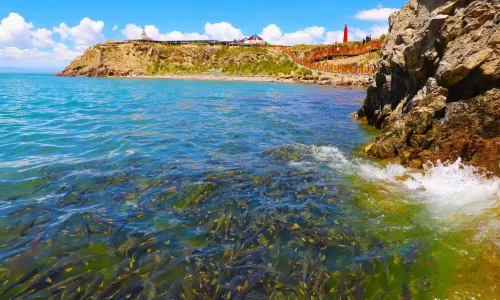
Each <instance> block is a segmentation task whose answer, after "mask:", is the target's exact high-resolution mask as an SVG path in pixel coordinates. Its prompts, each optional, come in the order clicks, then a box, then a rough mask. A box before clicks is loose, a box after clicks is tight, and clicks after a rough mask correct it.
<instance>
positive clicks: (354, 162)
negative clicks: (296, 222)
mask: <svg viewBox="0 0 500 300" xmlns="http://www.w3.org/2000/svg"><path fill="white" fill-rule="evenodd" d="M292 147H294V148H296V150H299V152H300V153H301V157H300V159H298V160H295V161H292V162H290V165H292V166H295V167H299V168H315V167H318V166H319V165H326V166H328V167H329V168H330V169H332V170H334V171H337V172H339V173H342V174H344V175H348V176H358V177H361V178H363V179H365V180H367V181H372V182H377V184H384V185H389V186H392V187H394V189H392V190H393V191H395V192H396V193H401V194H404V195H405V196H406V197H408V198H410V199H413V200H420V201H424V202H426V203H427V204H428V205H430V206H431V208H432V211H433V212H434V213H436V214H438V215H453V214H469V215H477V214H479V213H481V212H482V211H483V210H484V209H487V208H491V207H494V206H496V205H498V204H499V202H500V201H499V200H500V178H497V177H493V178H487V177H486V176H484V175H482V174H481V173H480V172H479V169H478V168H476V167H473V166H468V165H464V164H462V162H461V160H460V159H458V160H456V161H455V162H454V163H448V162H446V163H441V162H438V163H437V164H430V163H429V164H427V165H426V166H424V169H423V170H421V171H416V170H412V169H408V168H405V167H402V166H401V165H396V164H389V165H387V166H386V167H381V166H380V165H378V164H376V163H373V162H371V161H368V160H365V159H361V158H348V157H347V156H346V155H345V154H344V153H343V152H342V151H340V150H339V149H338V148H336V147H333V146H306V145H302V144H294V145H293V146H292Z"/></svg>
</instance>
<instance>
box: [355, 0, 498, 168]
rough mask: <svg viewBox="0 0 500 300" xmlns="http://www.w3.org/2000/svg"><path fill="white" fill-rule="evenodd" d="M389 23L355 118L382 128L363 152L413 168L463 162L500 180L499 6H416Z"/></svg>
mask: <svg viewBox="0 0 500 300" xmlns="http://www.w3.org/2000/svg"><path fill="white" fill-rule="evenodd" d="M389 23H390V28H389V35H388V37H387V38H386V40H385V42H384V45H383V48H382V51H381V58H380V60H379V62H378V65H379V70H378V72H377V73H376V75H375V83H374V84H373V85H372V86H371V87H370V88H369V89H368V93H367V96H366V99H365V102H364V104H363V106H362V108H361V109H360V110H359V111H358V117H360V118H363V117H366V119H367V120H368V122H369V123H370V124H372V125H374V126H375V127H377V128H379V129H382V133H381V134H380V136H379V137H378V138H377V139H376V140H375V141H374V142H373V143H372V144H370V146H369V147H367V148H366V149H365V152H366V153H367V154H369V155H372V156H375V157H380V158H393V157H399V158H400V160H401V163H403V164H404V165H408V164H410V165H411V166H412V167H418V166H420V165H421V164H422V163H426V162H427V160H431V161H435V160H437V159H441V160H455V159H457V158H458V157H462V159H463V161H464V162H469V163H472V164H474V165H478V166H481V167H484V168H486V169H488V170H490V171H492V172H494V173H496V174H500V89H499V88H500V35H499V31H498V27H499V26H500V2H495V1H487V0H476V1H470V0H466V1H443V0H437V1H436V0H433V1H429V0H411V1H410V2H408V3H407V4H406V5H405V6H404V7H403V8H402V9H401V11H399V12H396V13H394V14H392V15H391V16H390V18H389ZM417 161H418V162H417Z"/></svg>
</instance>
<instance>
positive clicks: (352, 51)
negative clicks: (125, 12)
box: [58, 27, 382, 87]
mask: <svg viewBox="0 0 500 300" xmlns="http://www.w3.org/2000/svg"><path fill="white" fill-rule="evenodd" d="M345 29H346V36H345V38H344V40H346V41H347V27H346V28H345ZM381 47H382V39H379V40H373V41H371V40H370V39H369V37H367V38H366V39H365V40H363V41H359V42H345V43H338V44H333V45H298V46H293V47H289V46H281V45H270V44H269V43H268V42H266V41H265V40H264V39H263V38H261V37H260V36H259V35H257V34H253V35H251V36H248V37H245V38H242V39H240V40H233V41H218V40H177V41H157V40H153V39H152V38H150V37H149V36H148V35H147V34H146V32H145V31H143V32H142V34H141V35H140V36H139V37H138V38H137V39H132V40H108V41H107V42H106V43H105V44H100V45H96V46H92V47H90V48H88V49H87V50H86V51H85V52H84V53H83V54H82V55H81V56H80V57H78V58H77V59H75V60H74V61H73V62H72V63H71V64H70V65H69V66H68V67H66V68H65V69H64V71H63V72H61V73H59V74H58V75H59V76H88V77H147V78H187V79H213V80H250V81H282V82H299V83H308V84H320V85H339V86H361V87H366V86H368V85H369V84H371V83H372V76H371V74H373V73H375V72H376V65H375V62H376V60H377V59H378V56H379V50H380V48H381Z"/></svg>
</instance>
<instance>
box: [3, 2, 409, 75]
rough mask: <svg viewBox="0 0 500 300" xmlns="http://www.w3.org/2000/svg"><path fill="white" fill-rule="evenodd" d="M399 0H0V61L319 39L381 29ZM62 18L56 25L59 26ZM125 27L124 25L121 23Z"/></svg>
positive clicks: (61, 60) (27, 62)
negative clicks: (91, 50)
mask: <svg viewBox="0 0 500 300" xmlns="http://www.w3.org/2000/svg"><path fill="white" fill-rule="evenodd" d="M404 3H405V1H398V0H390V1H383V2H373V1H366V0H363V1H332V0H329V1H326V0H316V1H315V2H314V5H312V4H311V2H310V1H295V0H290V1H282V0H280V1H277V0H274V1H273V0H267V1H263V0H255V1H234V0H233V1H228V0H224V1H206V0H205V1H201V0H192V1H165V0H163V1H160V0H151V1H127V0H121V1H117V0H99V1H98V0H85V1H68V0H47V1H40V0H14V1H12V0H11V1H7V0H3V1H0V22H1V23H0V67H6V66H9V67H31V68H34V69H36V68H48V67H52V68H62V67H63V66H64V65H66V64H67V63H68V62H69V61H70V60H72V59H74V58H75V57H76V56H78V55H79V54H81V53H82V51H83V50H84V49H85V48H86V47H88V46H90V45H93V44H96V43H100V42H103V41H105V40H106V39H123V38H135V37H136V36H137V35H138V32H140V31H142V29H143V28H144V27H145V26H146V27H145V28H146V32H147V33H148V35H150V36H152V37H153V38H155V39H162V40H169V39H177V38H186V39H193V38H197V39H198V38H199V39H206V38H213V39H228V38H231V39H233V38H240V37H241V36H239V35H249V34H252V33H254V32H256V33H258V34H261V35H262V36H263V37H264V38H265V39H266V40H268V41H269V42H271V43H280V44H289V45H292V44H301V43H308V44H313V43H314V44H322V43H333V42H335V41H338V40H339V39H340V38H341V32H342V29H343V26H344V23H347V24H348V25H349V28H350V34H351V37H352V38H353V39H360V38H362V37H363V36H364V35H366V34H372V35H375V36H377V35H380V34H382V33H384V32H385V31H387V17H388V15H389V13H390V12H392V11H394V10H396V9H399V8H401V6H402V5H403V4H404ZM62 23H63V24H62ZM127 25H128V26H127Z"/></svg>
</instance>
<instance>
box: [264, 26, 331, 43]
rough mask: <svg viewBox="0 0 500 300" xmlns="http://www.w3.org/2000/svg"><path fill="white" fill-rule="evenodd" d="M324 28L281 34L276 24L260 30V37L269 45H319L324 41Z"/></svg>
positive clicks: (309, 28)
mask: <svg viewBox="0 0 500 300" xmlns="http://www.w3.org/2000/svg"><path fill="white" fill-rule="evenodd" d="M324 34H325V28H324V27H320V26H312V27H307V28H304V29H301V30H298V31H295V32H290V33H283V31H282V30H281V28H279V27H278V26H277V25H276V24H271V25H268V26H267V27H266V28H264V29H263V30H262V33H261V34H260V35H261V37H262V38H263V39H264V40H266V41H267V42H269V43H271V44H279V45H295V44H319V43H321V42H322V40H323V39H324Z"/></svg>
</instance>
